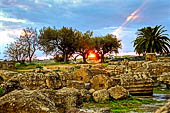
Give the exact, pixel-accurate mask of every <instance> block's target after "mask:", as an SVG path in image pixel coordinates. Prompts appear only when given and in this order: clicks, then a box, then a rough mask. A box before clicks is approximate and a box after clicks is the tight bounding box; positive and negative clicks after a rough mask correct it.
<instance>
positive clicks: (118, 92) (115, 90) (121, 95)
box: [108, 85, 129, 100]
mask: <svg viewBox="0 0 170 113" xmlns="http://www.w3.org/2000/svg"><path fill="white" fill-rule="evenodd" d="M108 91H109V94H110V96H111V97H112V98H114V99H116V100H118V99H125V98H127V97H128V94H129V93H128V91H127V90H126V89H125V88H123V87H122V86H118V85H117V86H115V87H111V88H110V89H109V90H108Z"/></svg>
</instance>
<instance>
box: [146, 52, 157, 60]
mask: <svg viewBox="0 0 170 113" xmlns="http://www.w3.org/2000/svg"><path fill="white" fill-rule="evenodd" d="M156 60H157V59H156V54H155V53H147V54H146V56H145V61H153V62H155V61H156Z"/></svg>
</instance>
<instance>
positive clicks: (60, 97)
mask: <svg viewBox="0 0 170 113" xmlns="http://www.w3.org/2000/svg"><path fill="white" fill-rule="evenodd" d="M41 92H42V93H43V94H44V95H46V96H47V97H48V98H50V100H51V101H53V102H54V103H55V105H56V107H57V110H58V112H59V113H66V112H67V111H68V110H70V109H73V108H78V107H80V106H81V105H82V97H81V94H80V91H79V90H77V89H74V88H65V87H64V88H62V89H59V90H52V89H42V90H41Z"/></svg>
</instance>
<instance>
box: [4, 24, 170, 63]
mask: <svg viewBox="0 0 170 113" xmlns="http://www.w3.org/2000/svg"><path fill="white" fill-rule="evenodd" d="M166 31H167V30H165V29H164V27H162V26H161V25H159V26H158V25H157V26H155V27H153V28H152V27H144V28H141V29H138V32H137V38H136V39H135V40H134V41H133V44H134V50H135V51H136V53H138V54H143V55H145V54H146V53H158V54H161V55H162V54H169V52H170V39H169V38H168V34H166V33H165V32H166ZM119 48H121V40H118V38H117V37H116V36H115V35H111V34H107V35H106V36H98V37H94V36H93V32H92V31H86V32H85V33H82V32H80V31H78V30H76V29H73V28H67V27H62V28H61V29H56V28H55V27H54V28H51V27H47V28H46V27H44V28H42V29H41V30H40V31H39V34H38V33H37V30H36V29H33V28H26V29H23V32H22V34H21V35H20V37H18V38H17V39H16V41H15V42H13V43H11V44H9V45H8V46H7V50H6V51H5V52H4V53H5V55H6V57H8V58H10V59H11V60H13V61H17V62H20V63H25V61H26V60H28V61H29V62H32V58H33V56H34V55H35V51H36V50H38V49H39V50H41V51H43V52H44V53H45V54H46V55H53V56H54V58H55V59H56V60H58V61H64V62H68V61H69V58H70V57H73V55H75V54H78V55H77V56H82V58H83V63H87V61H86V59H87V56H88V54H89V53H90V52H91V51H93V52H94V53H97V54H98V55H99V58H100V59H101V62H102V63H103V62H105V61H104V58H105V54H107V53H113V52H114V53H118V52H119V51H118V50H119ZM77 56H75V59H76V57H77Z"/></svg>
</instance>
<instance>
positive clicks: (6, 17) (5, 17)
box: [0, 11, 32, 24]
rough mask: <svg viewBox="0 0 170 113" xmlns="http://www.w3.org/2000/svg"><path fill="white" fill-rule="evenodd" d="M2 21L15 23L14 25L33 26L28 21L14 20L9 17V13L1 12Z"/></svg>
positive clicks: (0, 18) (0, 19)
mask: <svg viewBox="0 0 170 113" xmlns="http://www.w3.org/2000/svg"><path fill="white" fill-rule="evenodd" d="M0 21H6V22H13V23H24V24H27V23H29V24H32V23H31V22H30V21H28V20H26V19H17V18H12V17H9V14H8V13H5V12H3V11H0Z"/></svg>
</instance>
